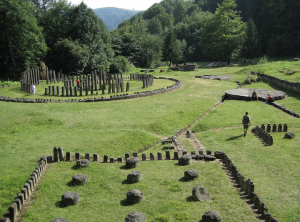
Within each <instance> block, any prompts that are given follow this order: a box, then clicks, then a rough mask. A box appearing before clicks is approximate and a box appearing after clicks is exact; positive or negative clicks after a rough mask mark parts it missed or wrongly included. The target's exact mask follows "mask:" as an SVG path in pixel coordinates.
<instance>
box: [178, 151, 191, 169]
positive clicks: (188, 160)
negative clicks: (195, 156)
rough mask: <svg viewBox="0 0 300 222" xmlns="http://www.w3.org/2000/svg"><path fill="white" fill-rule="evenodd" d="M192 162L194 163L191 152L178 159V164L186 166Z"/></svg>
mask: <svg viewBox="0 0 300 222" xmlns="http://www.w3.org/2000/svg"><path fill="white" fill-rule="evenodd" d="M190 164H192V156H191V155H189V154H186V155H184V156H182V157H180V158H179V160H178V165H181V166H185V165H190Z"/></svg>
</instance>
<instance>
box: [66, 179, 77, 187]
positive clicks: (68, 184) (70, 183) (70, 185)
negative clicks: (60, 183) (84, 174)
mask: <svg viewBox="0 0 300 222" xmlns="http://www.w3.org/2000/svg"><path fill="white" fill-rule="evenodd" d="M67 186H68V187H75V186H76V185H75V184H74V183H73V181H72V180H71V181H69V182H68V183H67Z"/></svg>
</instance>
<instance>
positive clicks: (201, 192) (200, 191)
mask: <svg viewBox="0 0 300 222" xmlns="http://www.w3.org/2000/svg"><path fill="white" fill-rule="evenodd" d="M192 197H193V199H194V200H195V201H205V200H207V199H209V192H208V191H207V190H206V189H205V187H203V186H196V187H194V188H193V190H192Z"/></svg>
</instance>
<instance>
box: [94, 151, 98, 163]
mask: <svg viewBox="0 0 300 222" xmlns="http://www.w3.org/2000/svg"><path fill="white" fill-rule="evenodd" d="M93 160H94V161H95V162H98V155H97V153H94V154H93Z"/></svg>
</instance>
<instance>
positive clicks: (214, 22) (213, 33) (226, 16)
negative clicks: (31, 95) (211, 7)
mask: <svg viewBox="0 0 300 222" xmlns="http://www.w3.org/2000/svg"><path fill="white" fill-rule="evenodd" d="M235 7H236V4H235V0H225V1H224V2H223V3H222V5H220V6H219V7H218V8H217V10H216V12H215V15H214V16H213V18H212V19H211V20H209V21H208V22H207V23H206V25H205V26H204V33H203V35H202V38H201V45H202V46H203V48H204V52H205V54H206V55H207V56H208V57H211V58H212V59H217V60H225V61H227V63H228V64H230V59H231V58H232V57H234V56H236V55H238V54H239V51H240V49H241V46H242V44H243V41H244V36H245V31H244V27H245V23H244V22H242V21H241V17H240V16H239V15H238V13H237V11H235V10H234V9H235Z"/></svg>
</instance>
